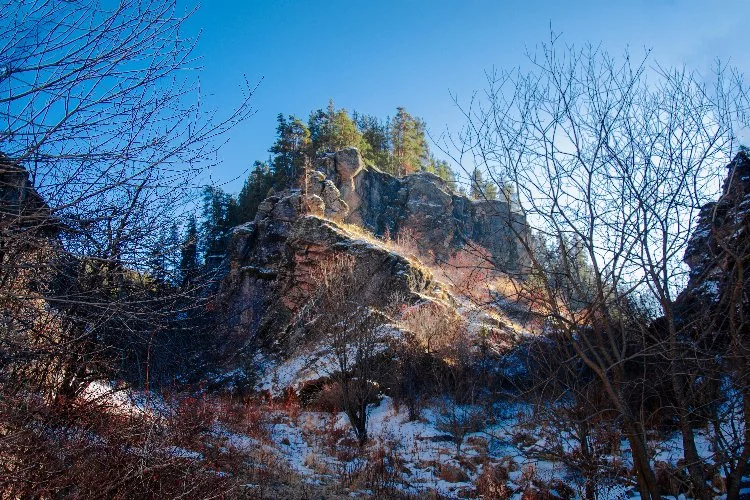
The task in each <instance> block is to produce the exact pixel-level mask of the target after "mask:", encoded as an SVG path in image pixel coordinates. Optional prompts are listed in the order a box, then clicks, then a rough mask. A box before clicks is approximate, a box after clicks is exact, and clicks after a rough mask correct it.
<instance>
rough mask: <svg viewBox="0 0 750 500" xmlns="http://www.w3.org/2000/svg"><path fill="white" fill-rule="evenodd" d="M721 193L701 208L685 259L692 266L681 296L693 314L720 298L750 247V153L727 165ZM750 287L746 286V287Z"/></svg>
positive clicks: (685, 309)
mask: <svg viewBox="0 0 750 500" xmlns="http://www.w3.org/2000/svg"><path fill="white" fill-rule="evenodd" d="M727 169H728V173H727V178H726V180H725V181H724V185H723V189H722V194H721V196H720V197H719V199H718V200H717V201H716V202H712V203H708V204H706V205H705V206H703V207H702V208H701V211H700V213H699V216H698V223H697V225H696V228H695V231H694V232H693V235H692V236H691V238H690V241H689V242H688V247H687V250H686V251H685V257H684V261H685V263H686V264H687V265H688V266H689V267H690V278H689V281H688V285H687V287H686V289H685V291H684V292H683V293H682V294H681V295H680V297H679V298H678V305H679V306H680V308H681V310H682V313H683V314H687V315H690V314H692V313H695V312H698V311H700V310H701V309H702V308H705V307H706V306H708V307H712V305H713V304H717V303H719V302H720V301H721V298H722V296H723V294H724V293H725V290H724V288H725V286H726V281H727V279H728V277H729V276H728V275H729V274H730V272H731V270H732V269H733V267H734V266H735V264H736V263H737V261H738V259H739V260H746V259H747V252H748V249H750V156H749V155H748V153H747V152H745V151H742V152H740V153H738V154H737V155H736V156H735V157H734V159H733V160H732V161H731V162H730V163H729V165H727ZM746 288H747V287H746Z"/></svg>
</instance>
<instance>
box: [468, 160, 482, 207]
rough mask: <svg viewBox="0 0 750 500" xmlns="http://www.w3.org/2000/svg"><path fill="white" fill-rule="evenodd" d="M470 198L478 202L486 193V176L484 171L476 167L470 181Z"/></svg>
mask: <svg viewBox="0 0 750 500" xmlns="http://www.w3.org/2000/svg"><path fill="white" fill-rule="evenodd" d="M469 181H470V182H469V196H471V197H472V198H473V199H475V200H478V199H481V198H482V197H483V191H484V184H485V182H484V175H482V171H481V170H479V169H478V168H477V167H474V171H473V172H471V178H470V179H469Z"/></svg>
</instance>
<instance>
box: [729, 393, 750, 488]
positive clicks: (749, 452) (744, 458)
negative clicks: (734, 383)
mask: <svg viewBox="0 0 750 500" xmlns="http://www.w3.org/2000/svg"><path fill="white" fill-rule="evenodd" d="M742 410H743V414H744V416H745V435H744V440H745V442H744V443H743V444H742V453H741V454H740V457H739V460H738V461H737V467H736V468H735V469H734V471H733V474H732V477H731V478H727V479H729V484H728V485H727V500H734V499H735V498H739V497H740V489H741V488H742V478H743V477H744V476H745V472H747V470H748V462H750V394H748V393H747V392H746V393H745V394H743V395H742Z"/></svg>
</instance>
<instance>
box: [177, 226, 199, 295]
mask: <svg viewBox="0 0 750 500" xmlns="http://www.w3.org/2000/svg"><path fill="white" fill-rule="evenodd" d="M199 269H200V262H199V261H198V224H197V223H196V221H195V215H193V214H190V216H189V217H188V223H187V228H186V230H185V237H184V238H183V239H182V245H181V247H180V273H179V275H180V282H181V284H182V286H183V287H189V286H190V285H191V284H192V283H194V282H195V279H196V278H197V277H198V272H199Z"/></svg>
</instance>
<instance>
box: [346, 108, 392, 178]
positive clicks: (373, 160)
mask: <svg viewBox="0 0 750 500" xmlns="http://www.w3.org/2000/svg"><path fill="white" fill-rule="evenodd" d="M354 119H355V121H356V122H357V128H358V129H359V131H360V133H361V134H362V138H363V140H364V141H365V142H366V143H367V144H368V146H369V147H368V148H367V149H366V150H365V151H363V153H362V157H363V158H364V159H365V161H366V162H367V163H369V164H371V165H375V166H376V167H378V168H379V169H380V170H383V171H384V172H389V173H394V172H395V161H394V159H393V154H392V151H391V136H390V132H389V130H390V120H389V119H386V120H385V121H380V120H379V119H378V118H377V117H376V116H372V115H357V114H356V113H355V114H354Z"/></svg>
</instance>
